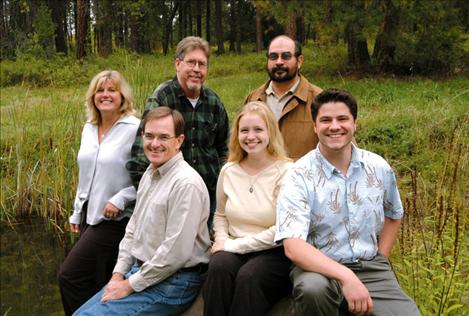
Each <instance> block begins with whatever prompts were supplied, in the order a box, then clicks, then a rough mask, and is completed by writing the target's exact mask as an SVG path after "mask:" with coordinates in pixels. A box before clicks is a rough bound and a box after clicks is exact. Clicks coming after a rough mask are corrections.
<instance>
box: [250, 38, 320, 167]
mask: <svg viewBox="0 0 469 316" xmlns="http://www.w3.org/2000/svg"><path fill="white" fill-rule="evenodd" d="M302 64H303V55H302V53H301V44H300V43H298V42H296V41H294V40H292V39H291V38H290V37H288V36H286V35H280V36H278V37H276V38H274V39H273V40H272V41H271V42H270V44H269V48H268V52H267V64H266V70H267V72H268V74H269V77H270V80H269V81H267V82H266V83H265V84H263V85H262V86H260V87H259V88H257V89H256V90H254V91H252V92H251V93H250V94H249V95H248V96H247V98H246V101H245V103H247V102H249V101H263V102H265V103H267V105H268V106H269V107H270V108H271V109H272V111H273V112H274V114H275V115H276V117H277V120H278V123H279V127H280V131H281V132H282V135H283V139H284V141H285V147H286V149H287V154H288V155H289V157H290V158H293V159H294V160H297V159H298V158H300V157H302V156H303V155H304V154H306V153H307V152H309V151H310V150H312V149H314V148H315V147H316V145H317V143H318V138H317V136H316V133H315V132H314V129H313V119H312V117H311V103H312V102H313V99H314V98H315V97H316V95H318V94H319V93H320V92H321V91H322V89H321V88H319V87H317V86H315V85H313V84H311V83H309V81H308V80H307V79H306V78H305V77H304V76H303V75H301V74H300V68H301V65H302Z"/></svg>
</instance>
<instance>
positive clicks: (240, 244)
mask: <svg viewBox="0 0 469 316" xmlns="http://www.w3.org/2000/svg"><path fill="white" fill-rule="evenodd" d="M274 236H275V225H273V226H271V227H269V228H268V229H266V230H263V231H261V232H259V233H257V234H254V235H250V236H245V237H241V238H235V239H227V240H226V241H225V249H224V250H225V251H230V252H234V253H248V252H254V251H261V250H266V249H270V248H273V247H275V243H274Z"/></svg>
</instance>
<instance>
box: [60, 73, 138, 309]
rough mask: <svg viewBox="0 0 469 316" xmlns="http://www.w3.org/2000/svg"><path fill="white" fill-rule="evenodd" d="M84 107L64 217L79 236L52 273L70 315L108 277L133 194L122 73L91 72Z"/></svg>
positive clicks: (128, 99) (128, 98)
mask: <svg viewBox="0 0 469 316" xmlns="http://www.w3.org/2000/svg"><path fill="white" fill-rule="evenodd" d="M86 110H87V122H86V123H85V126H84V127H83V132H82V135H81V144H80V150H79V152H78V157H77V161H78V167H79V174H78V189H77V194H76V197H75V203H74V210H73V214H72V216H71V217H70V220H69V221H70V229H71V231H72V232H73V233H77V234H79V235H80V237H79V239H78V241H77V243H76V244H75V245H74V247H73V248H72V250H71V251H70V252H69V254H68V255H67V257H66V258H65V261H64V263H63V264H62V266H61V268H60V271H59V273H58V278H59V286H60V292H61V295H62V303H63V307H64V311H65V315H72V314H73V312H74V311H75V310H76V309H78V308H79V307H80V306H81V305H82V304H83V303H85V302H86V301H87V300H88V299H89V298H90V297H92V296H93V295H94V294H95V293H96V292H97V291H99V290H100V289H101V288H102V287H103V286H104V285H105V284H106V283H107V281H108V280H109V278H110V277H111V274H112V269H113V268H114V265H115V262H116V258H117V254H118V248H119V242H120V240H121V239H122V237H123V236H124V233H125V227H126V225H127V222H128V220H129V217H130V216H131V215H132V211H133V204H134V202H135V198H136V190H135V188H134V187H133V185H132V182H131V179H130V177H129V175H128V173H127V170H126V168H125V163H126V161H127V160H128V159H129V157H130V149H131V146H132V143H133V141H134V139H135V135H136V133H137V128H138V126H139V124H140V120H139V119H138V118H137V117H136V112H135V110H134V105H133V96H132V90H131V89H130V86H129V85H128V83H127V82H126V80H125V79H124V77H122V75H121V74H120V73H119V72H117V71H113V70H106V71H103V72H100V73H99V74H97V75H96V76H95V77H94V78H93V80H91V83H90V85H89V88H88V92H87V94H86Z"/></svg>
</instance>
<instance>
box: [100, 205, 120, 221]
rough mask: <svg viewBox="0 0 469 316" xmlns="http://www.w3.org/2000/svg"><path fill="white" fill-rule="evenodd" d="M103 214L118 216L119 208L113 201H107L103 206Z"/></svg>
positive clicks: (110, 216) (112, 216)
mask: <svg viewBox="0 0 469 316" xmlns="http://www.w3.org/2000/svg"><path fill="white" fill-rule="evenodd" d="M103 215H104V217H106V218H116V217H117V215H119V209H118V208H117V207H115V206H114V205H113V204H112V203H109V202H108V203H106V205H104V208H103Z"/></svg>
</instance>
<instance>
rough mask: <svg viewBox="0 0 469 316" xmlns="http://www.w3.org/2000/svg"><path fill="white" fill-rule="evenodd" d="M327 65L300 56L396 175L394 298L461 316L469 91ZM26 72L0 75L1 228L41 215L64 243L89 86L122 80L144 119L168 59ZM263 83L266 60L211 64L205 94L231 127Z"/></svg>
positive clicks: (452, 82)
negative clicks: (346, 99) (348, 103)
mask: <svg viewBox="0 0 469 316" xmlns="http://www.w3.org/2000/svg"><path fill="white" fill-rule="evenodd" d="M333 59H334V56H328V55H327V53H323V55H318V54H314V53H313V52H311V51H308V50H306V51H305V61H306V62H305V64H304V66H303V67H302V71H303V73H304V74H305V75H306V76H307V78H308V79H309V80H310V81H311V82H313V83H315V84H316V85H318V86H320V87H322V88H330V87H336V88H342V89H346V90H349V91H350V92H352V93H353V94H354V95H355V96H356V97H357V100H358V103H359V113H358V123H359V126H358V131H357V135H356V139H357V142H358V145H359V146H360V147H363V148H365V149H368V150H371V151H374V152H377V153H379V154H380V155H382V156H384V157H385V158H386V159H387V160H388V161H389V163H390V164H391V165H392V166H393V167H394V168H395V170H396V172H397V176H398V182H399V187H400V192H401V198H402V201H403V203H404V206H405V210H406V216H405V218H404V220H403V225H402V230H401V234H400V235H399V239H398V243H397V244H396V246H395V248H394V252H393V255H392V258H391V261H392V264H393V267H394V269H395V271H396V273H397V275H398V278H399V281H400V283H401V285H402V287H403V288H404V289H405V291H406V292H407V293H408V294H409V295H410V296H411V297H413V298H414V299H415V301H416V302H417V304H418V306H419V308H420V310H421V312H422V314H423V315H467V314H468V313H469V307H468V306H469V293H468V292H469V291H468V289H469V287H468V285H467V279H468V273H469V264H468V263H469V254H468V244H469V240H468V237H469V234H468V222H469V216H468V215H469V213H468V211H469V210H468V205H469V191H468V190H467V185H468V183H469V172H468V168H469V164H468V159H469V79H468V78H467V77H453V78H445V79H428V78H404V79H403V78H392V77H378V78H377V77H360V78H358V77H357V76H350V75H349V76H345V75H341V74H340V73H338V72H334V70H333V69H335V68H334V67H333V66H331V68H330V69H328V67H326V66H324V65H328V64H331V63H334V60H333ZM29 63H31V64H28V61H27V60H21V61H17V62H2V64H1V68H2V78H1V83H2V88H1V102H0V110H1V113H0V114H1V116H0V119H1V131H0V137H1V153H0V154H1V157H0V164H1V165H0V167H1V169H0V170H1V192H0V194H1V196H0V204H1V210H0V219H1V223H2V225H7V224H8V223H12V222H14V221H15V220H16V219H17V218H18V217H30V216H37V215H38V216H41V217H43V218H44V219H46V221H47V222H48V223H49V224H50V227H51V228H54V229H55V230H56V231H58V232H59V234H61V231H62V228H63V227H64V224H65V222H66V218H68V215H69V214H70V212H71V209H72V202H73V198H74V194H75V188H76V184H77V166H76V154H77V151H78V148H79V143H80V133H81V129H82V126H83V124H84V120H85V114H84V113H85V111H84V96H85V93H86V90H87V85H88V81H89V80H90V79H91V78H92V76H93V75H94V74H96V73H97V72H98V71H100V70H103V69H106V68H108V69H109V68H110V69H115V70H118V71H120V72H122V73H123V74H124V75H125V77H126V78H127V79H128V81H129V83H130V84H131V86H132V87H133V91H134V94H135V98H136V104H137V107H138V108H139V109H140V111H141V110H142V109H143V107H144V104H145V99H146V98H147V97H148V96H149V95H150V94H151V92H152V91H153V89H154V88H155V87H156V86H157V85H158V84H159V83H161V82H162V81H163V80H166V79H168V78H171V77H172V76H173V74H174V68H173V65H172V61H171V58H170V57H169V56H166V57H164V56H144V57H139V56H136V55H133V54H126V53H119V54H116V55H115V56H113V57H111V58H110V59H107V60H106V59H97V58H94V59H89V60H85V61H84V62H82V63H78V62H75V61H71V60H68V59H60V58H57V59H56V60H55V61H51V62H47V61H34V60H31V61H29ZM265 80H266V74H265V71H264V56H263V55H261V54H254V53H246V54H244V55H241V56H234V55H225V56H222V57H216V56H214V57H213V58H212V59H211V65H210V70H209V79H208V81H207V85H208V86H209V87H211V88H213V89H214V90H215V91H216V92H217V93H218V94H219V96H220V97H221V99H222V101H223V102H224V104H225V106H226V108H227V110H228V113H229V115H230V119H232V118H233V116H234V114H235V113H236V111H237V110H238V109H239V107H240V105H241V104H242V103H243V100H244V97H245V96H246V95H247V93H248V92H249V91H250V90H252V89H254V88H256V87H257V86H259V85H260V84H261V83H263V82H264V81H265ZM11 83H15V85H11Z"/></svg>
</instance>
